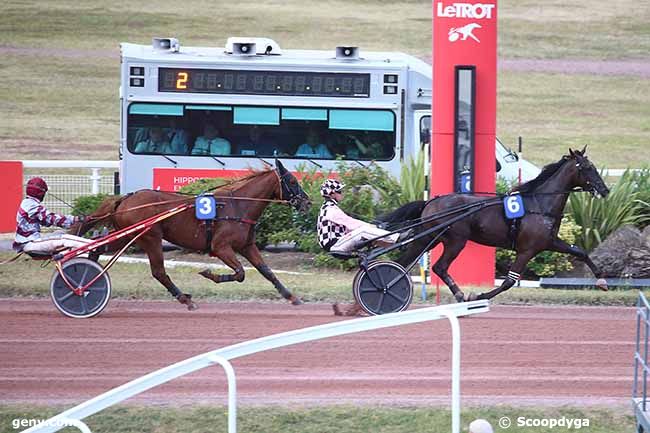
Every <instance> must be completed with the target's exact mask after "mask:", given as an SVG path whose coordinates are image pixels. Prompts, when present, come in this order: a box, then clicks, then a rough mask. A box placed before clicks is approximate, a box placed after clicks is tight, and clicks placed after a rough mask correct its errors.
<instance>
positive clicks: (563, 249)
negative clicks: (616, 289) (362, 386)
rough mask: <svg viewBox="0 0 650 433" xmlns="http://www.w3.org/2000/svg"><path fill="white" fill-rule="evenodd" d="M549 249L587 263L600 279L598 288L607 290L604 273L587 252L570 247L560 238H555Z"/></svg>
mask: <svg viewBox="0 0 650 433" xmlns="http://www.w3.org/2000/svg"><path fill="white" fill-rule="evenodd" d="M548 249H549V250H550V251H555V252H558V253H563V254H571V255H572V256H573V257H575V258H577V259H578V260H580V261H581V262H584V263H586V264H587V266H589V269H591V272H592V273H593V274H594V276H595V277H596V278H598V280H596V286H597V287H598V288H599V289H601V290H605V291H606V290H607V281H606V280H605V279H604V278H603V273H602V272H601V270H600V269H599V268H598V266H596V265H595V264H594V262H592V261H591V259H590V258H589V255H587V253H586V252H585V250H583V249H582V248H580V247H577V246H575V245H569V244H567V243H566V242H564V241H563V240H562V239H559V238H555V239H554V240H553V243H552V244H551V246H550V248H548Z"/></svg>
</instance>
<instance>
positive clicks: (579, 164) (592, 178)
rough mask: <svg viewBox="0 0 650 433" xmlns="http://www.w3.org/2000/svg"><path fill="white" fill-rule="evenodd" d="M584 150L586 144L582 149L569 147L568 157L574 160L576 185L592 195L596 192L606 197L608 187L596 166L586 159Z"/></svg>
mask: <svg viewBox="0 0 650 433" xmlns="http://www.w3.org/2000/svg"><path fill="white" fill-rule="evenodd" d="M586 150H587V146H585V147H584V148H583V149H582V150H571V149H569V159H571V160H573V161H575V167H576V186H579V187H582V189H584V190H585V191H589V192H590V193H591V194H593V195H596V193H598V194H599V195H600V196H601V197H607V194H609V188H607V185H605V182H604V181H603V178H602V177H600V173H598V170H597V169H596V166H594V165H593V164H592V163H591V161H589V159H587V156H586V155H585V152H586Z"/></svg>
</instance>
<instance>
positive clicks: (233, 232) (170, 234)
mask: <svg viewBox="0 0 650 433" xmlns="http://www.w3.org/2000/svg"><path fill="white" fill-rule="evenodd" d="M213 195H214V197H215V199H216V201H217V202H218V203H222V204H223V207H222V208H220V209H219V210H218V216H217V219H216V220H208V221H200V220H198V219H196V217H195V210H194V208H190V209H188V210H186V211H183V212H181V213H179V214H178V215H175V216H173V217H170V218H168V219H166V220H164V221H162V222H160V223H158V224H156V225H155V226H154V227H153V228H152V229H151V230H150V231H149V232H147V233H146V234H144V235H142V237H140V238H139V239H137V240H136V243H137V244H138V246H139V247H140V248H142V250H144V251H145V253H146V254H147V256H148V257H149V265H150V267H151V274H152V275H153V277H154V278H155V279H156V280H158V281H159V282H160V283H161V284H162V285H163V286H165V287H166V288H167V290H168V291H169V293H171V294H172V296H174V297H175V298H176V299H178V301H179V302H180V303H182V304H185V305H187V307H188V309H190V310H192V309H195V308H196V304H195V303H194V302H192V300H191V298H192V296H191V295H190V294H187V293H183V292H181V290H180V289H179V288H178V287H176V285H175V284H174V283H173V282H172V280H171V279H170V278H169V276H168V275H167V273H166V272H165V265H164V258H163V250H162V240H163V239H165V240H167V241H169V242H171V243H173V244H176V245H178V246H180V247H183V248H186V249H188V250H194V251H203V252H208V253H209V254H210V255H212V256H216V257H218V258H219V259H221V261H223V262H224V263H225V264H226V265H227V266H228V267H230V268H231V269H232V270H233V271H234V273H233V274H228V275H217V274H214V273H212V272H211V271H210V270H208V269H205V270H203V271H201V272H199V273H200V275H202V276H204V277H205V278H208V279H210V280H212V281H214V282H215V283H223V282H228V281H238V282H242V281H244V277H245V273H244V267H243V266H242V264H241V263H240V261H239V260H238V259H237V256H236V253H239V254H241V255H242V256H244V257H245V258H246V259H247V260H248V261H249V262H250V263H251V264H252V265H253V266H254V267H255V268H256V269H257V270H258V271H259V272H260V273H261V274H262V275H263V276H264V277H265V278H266V279H267V280H269V281H270V282H271V283H273V285H274V286H275V288H276V289H277V290H278V292H279V293H280V294H281V295H282V296H283V297H284V298H285V299H287V300H289V301H291V303H292V304H294V305H298V304H301V301H300V299H299V298H297V297H296V296H294V295H293V294H292V293H291V292H290V291H289V289H287V288H286V287H285V286H284V285H283V284H282V283H281V282H280V281H279V280H278V279H277V277H276V276H275V275H274V274H273V272H272V271H271V269H270V268H269V267H268V266H267V265H266V264H265V263H264V260H263V259H262V255H261V254H260V251H259V250H258V248H257V246H256V245H255V223H256V221H257V220H258V219H259V218H260V216H261V215H262V212H264V209H265V208H266V207H267V206H268V204H269V203H271V202H273V201H285V202H287V203H289V204H291V205H292V206H293V207H294V208H296V209H297V210H299V211H302V212H304V211H306V210H307V209H308V208H309V206H310V204H311V203H310V201H309V197H308V196H307V195H306V194H305V192H304V191H303V190H302V188H301V187H300V184H299V183H298V181H297V180H296V178H295V177H294V176H293V175H292V174H291V173H290V172H289V171H287V170H286V169H285V168H284V166H283V165H282V163H280V162H279V161H276V168H275V169H269V170H265V171H256V172H253V173H252V174H251V175H249V176H246V177H244V178H241V179H239V180H237V181H235V182H232V183H229V184H227V185H224V186H223V187H220V188H218V189H216V190H215V191H214V192H213ZM194 200H195V197H188V196H186V195H181V194H175V193H170V192H161V191H153V190H141V191H137V192H135V193H132V194H128V195H126V196H123V197H117V198H116V197H111V198H108V199H106V200H105V201H104V202H103V203H102V204H101V205H100V207H99V208H98V209H97V211H95V212H94V213H93V214H92V215H90V216H89V217H88V219H87V222H84V223H83V224H82V225H81V227H74V226H73V227H72V228H71V232H73V233H85V232H87V231H88V230H89V229H90V228H91V227H93V226H94V225H96V224H98V223H100V222H102V223H103V224H106V222H109V223H110V224H111V225H112V226H113V227H115V228H116V229H120V228H124V227H128V226H130V225H133V224H135V223H137V222H139V221H142V220H144V219H145V218H148V217H151V216H153V215H156V214H159V213H161V212H164V211H165V210H168V209H172V208H174V207H176V206H178V205H179V204H182V203H183V202H193V201H194ZM127 240H128V239H127ZM118 247H119V245H112V248H115V249H116V248H118Z"/></svg>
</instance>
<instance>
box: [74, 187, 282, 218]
mask: <svg viewBox="0 0 650 433" xmlns="http://www.w3.org/2000/svg"><path fill="white" fill-rule="evenodd" d="M199 196H200V194H199V195H193V196H191V197H186V198H181V199H176V200H164V201H159V202H156V203H147V204H143V205H140V206H136V207H132V208H129V209H124V210H119V211H114V212H108V213H106V214H104V215H101V216H97V217H88V218H87V220H86V221H101V220H103V219H105V218H108V217H110V216H113V215H118V214H123V213H128V212H132V211H135V210H138V209H146V208H148V207H153V206H162V205H166V204H172V203H183V202H188V201H191V200H194V199H196V198H197V197H199ZM213 197H214V198H223V199H228V200H243V201H263V202H269V203H289V201H288V200H277V199H268V198H254V197H234V196H222V195H213Z"/></svg>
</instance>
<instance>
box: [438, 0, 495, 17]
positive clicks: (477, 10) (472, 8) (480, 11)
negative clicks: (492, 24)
mask: <svg viewBox="0 0 650 433" xmlns="http://www.w3.org/2000/svg"><path fill="white" fill-rule="evenodd" d="M495 6H496V5H494V4H484V3H452V4H450V5H447V6H445V5H444V3H443V2H438V4H437V8H436V14H437V15H438V16H439V17H443V18H470V19H474V20H482V19H491V18H492V11H493V10H494V7H495Z"/></svg>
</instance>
